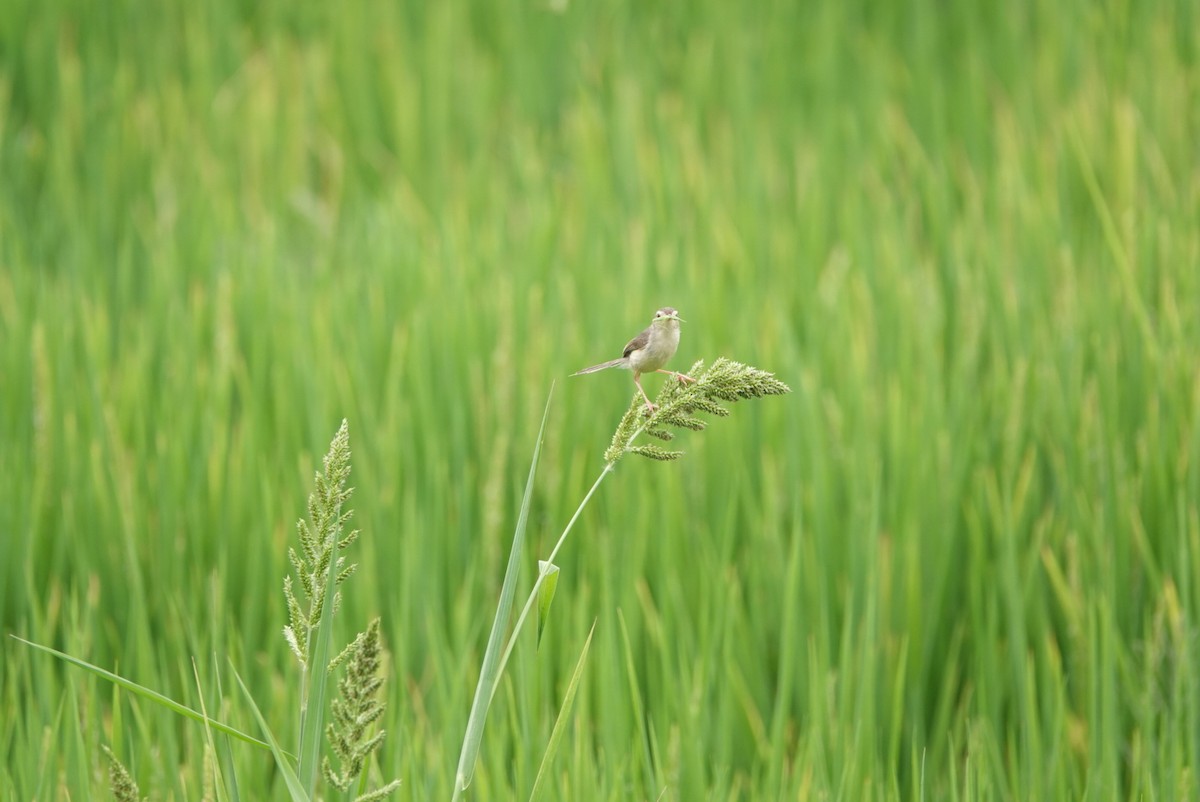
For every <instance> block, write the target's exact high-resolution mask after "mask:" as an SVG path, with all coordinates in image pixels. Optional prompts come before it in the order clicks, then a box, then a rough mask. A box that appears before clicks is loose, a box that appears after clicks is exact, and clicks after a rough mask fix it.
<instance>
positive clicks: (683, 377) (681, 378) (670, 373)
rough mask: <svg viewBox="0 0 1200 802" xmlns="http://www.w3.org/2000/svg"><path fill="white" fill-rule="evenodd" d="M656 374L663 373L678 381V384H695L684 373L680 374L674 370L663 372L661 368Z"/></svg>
mask: <svg viewBox="0 0 1200 802" xmlns="http://www.w3.org/2000/svg"><path fill="white" fill-rule="evenodd" d="M658 372H659V373H665V374H667V375H668V376H674V377H675V378H676V379H679V383H680V384H687V383H688V382H691V383H692V384H695V383H696V380H695V379H693V378H692V377H691V376H689V375H687V374H686V373H680V372H679V371H675V370H663V369H662V368H659V369H658Z"/></svg>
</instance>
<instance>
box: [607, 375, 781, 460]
mask: <svg viewBox="0 0 1200 802" xmlns="http://www.w3.org/2000/svg"><path fill="white" fill-rule="evenodd" d="M688 375H689V376H690V377H691V378H692V379H694V381H690V382H689V381H684V380H668V381H667V382H666V384H665V385H664V386H663V389H662V391H661V392H660V393H659V394H658V398H657V399H656V400H655V404H656V407H657V408H656V409H655V410H654V412H652V413H651V414H650V415H648V416H647V414H646V407H645V405H644V404H643V403H642V400H641V398H640V397H638V396H635V397H634V399H633V402H632V403H631V404H630V405H629V409H627V410H626V411H625V415H624V417H622V418H621V422H620V423H619V424H618V425H617V430H616V432H614V433H613V439H612V443H611V444H610V445H609V447H608V449H607V450H606V451H605V452H604V459H605V460H606V461H607V462H609V463H610V464H611V463H614V462H616V461H617V460H619V459H620V458H621V457H623V456H624V455H625V454H627V453H630V454H638V455H639V456H643V457H647V458H649V459H654V460H674V459H679V458H680V457H681V456H683V452H682V451H667V450H665V449H662V448H659V447H658V446H653V445H642V446H634V445H633V441H634V440H635V439H637V437H638V435H640V434H647V435H649V436H651V437H655V438H657V439H659V440H663V441H670V440H671V439H672V438H673V437H674V433H673V432H671V431H670V428H675V429H686V430H689V431H693V432H699V431H702V430H703V429H704V428H705V426H707V425H708V424H707V422H706V421H704V420H703V419H701V418H698V417H696V413H699V412H702V413H705V414H708V415H713V416H716V417H722V418H723V417H726V416H727V415H729V409H728V408H726V407H724V406H722V405H721V403H719V402H734V401H740V400H742V399H744V398H762V397H764V396H768V395H782V394H784V393H789V392H791V388H790V387H788V386H787V385H786V384H784V383H783V382H781V381H780V380H779V379H776V378H775V375H774V374H772V373H768V372H767V371H765V370H759V369H758V368H754V367H750V366H749V365H744V364H742V363H741V362H735V361H733V360H732V359H725V358H724V357H722V358H720V359H717V360H716V361H715V362H713V363H712V365H711V366H710V367H709V368H708V369H707V370H704V363H703V362H702V361H698V362H696V363H695V364H694V365H692V367H691V369H690V370H689V371H688Z"/></svg>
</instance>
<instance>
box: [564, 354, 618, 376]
mask: <svg viewBox="0 0 1200 802" xmlns="http://www.w3.org/2000/svg"><path fill="white" fill-rule="evenodd" d="M624 361H625V359H624V358H621V359H610V360H608V361H607V362H601V363H600V364H599V365H592V366H591V367H590V368H584V369H583V370H577V371H575V372H574V373H572V374H571V375H572V376H582V375H583V374H585V373H595V372H596V371H598V370H604V369H605V368H615V367H617V366H618V365H620V364H621V363H623V362H624Z"/></svg>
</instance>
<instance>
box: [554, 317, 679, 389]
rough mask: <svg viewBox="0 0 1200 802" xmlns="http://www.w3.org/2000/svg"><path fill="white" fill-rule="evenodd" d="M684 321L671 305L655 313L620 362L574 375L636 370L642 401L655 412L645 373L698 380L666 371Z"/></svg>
mask: <svg viewBox="0 0 1200 802" xmlns="http://www.w3.org/2000/svg"><path fill="white" fill-rule="evenodd" d="M684 322H686V321H684V320H683V319H682V318H680V317H679V313H678V312H677V311H675V310H674V309H672V308H671V307H669V306H664V307H663V308H662V309H659V310H658V311H657V312H655V313H654V320H651V321H650V325H649V326H647V327H646V330H645V331H643V332H642V333H641V334H639V335H638V336H636V337H634V338H633V339H632V340H630V341H629V342H628V343H627V344H626V345H625V352H624V353H623V354H622V355H621V358H620V359H611V360H609V361H608V362H601V363H600V364H599V365H592V366H591V367H590V368H584V369H583V370H581V371H578V372H576V373H572V374H571V375H572V376H582V375H583V374H585V373H595V372H596V371H598V370H604V369H605V368H625V369H627V370H632V371H633V383H634V384H636V385H637V388H638V391H639V392H640V393H641V394H642V398H644V399H645V400H646V409H647V410H648V411H649V412H651V413H652V412H654V410H655V409H656V407H655V406H654V404H652V403H650V397H649V396H648V395H646V391H645V389H644V388H643V387H642V382H641V377H642V374H643V373H654V372H657V373H666V374H669V375H671V376H674V377H675V378H677V379H679V380H680V381H682V382H691V381H695V379H693V378H692V377H691V376H687V375H684V374H682V373H677V372H675V371H672V370H663V369H662V368H663V366H664V365H666V364H667V362H668V361H670V359H671V357H673V356H674V355H675V350H676V349H677V348H679V324H680V323H684Z"/></svg>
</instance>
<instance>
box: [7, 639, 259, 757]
mask: <svg viewBox="0 0 1200 802" xmlns="http://www.w3.org/2000/svg"><path fill="white" fill-rule="evenodd" d="M9 637H10V638H12V639H13V640H17V641H20V642H21V643H24V644H25V645H26V646H31V647H33V648H34V649H38V650H39V651H43V652H46V653H47V654H52V655H54V656H55V657H57V658H59V659H60V660H65V661H66V662H68V663H71V664H72V665H76V666H78V667H80V668H82V669H84V670H86V671H90V672H91V673H93V674H95V675H96V676H98V677H100V678H102V679H106V680H108V681H109V682H112V683H114V684H116V685H120V686H121V687H122V688H124V689H125V690H127V691H130V692H132V693H135V694H137V695H138V696H141V697H143V698H146V699H149V700H150V701H152V702H156V703H157V704H160V705H162V706H163V707H165V708H167V709H168V710H173V711H175V712H176V713H178V714H179V715H181V716H185V717H187V718H190V719H192V720H193V721H198V722H201V723H203V724H207V725H208V726H210V727H212V728H213V729H215V730H220V731H221V732H223V733H225V734H226V735H232V736H233V737H234V738H237V739H238V740H240V741H244V742H246V743H248V744H253V745H254V746H257V747H260V748H262V749H270V748H271V745H270V744H268V743H266V742H264V741H260V740H258V739H257V738H255V737H253V736H251V735H247V734H246V733H244V732H242V731H241V730H238V729H235V728H233V727H230V726H229V725H228V724H223V723H221V722H220V721H217V720H215V719H211V718H208V717H207V716H205V715H204V714H202V713H197V712H196V711H195V710H192V709H191V708H190V707H188V706H186V705H182V704H180V703H179V702H176V701H175V700H174V699H171V698H169V697H167V696H163V695H162V694H161V693H159V692H158V691H154V690H151V689H150V688H147V687H145V686H143V685H138V684H137V683H136V682H134V681H133V680H128V679H125V678H124V677H122V676H120V675H119V674H114V673H112V672H111V671H107V670H105V669H103V668H100V666H95V665H92V664H91V663H89V662H87V661H86V660H80V659H79V658H78V657H72V656H71V655H69V654H66V653H65V652H60V651H58V650H57V649H51V648H50V647H49V646H42V645H41V644H40V643H34V642H33V641H28V640H25V639H24V638H22V637H21V636H19V635H9Z"/></svg>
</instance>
